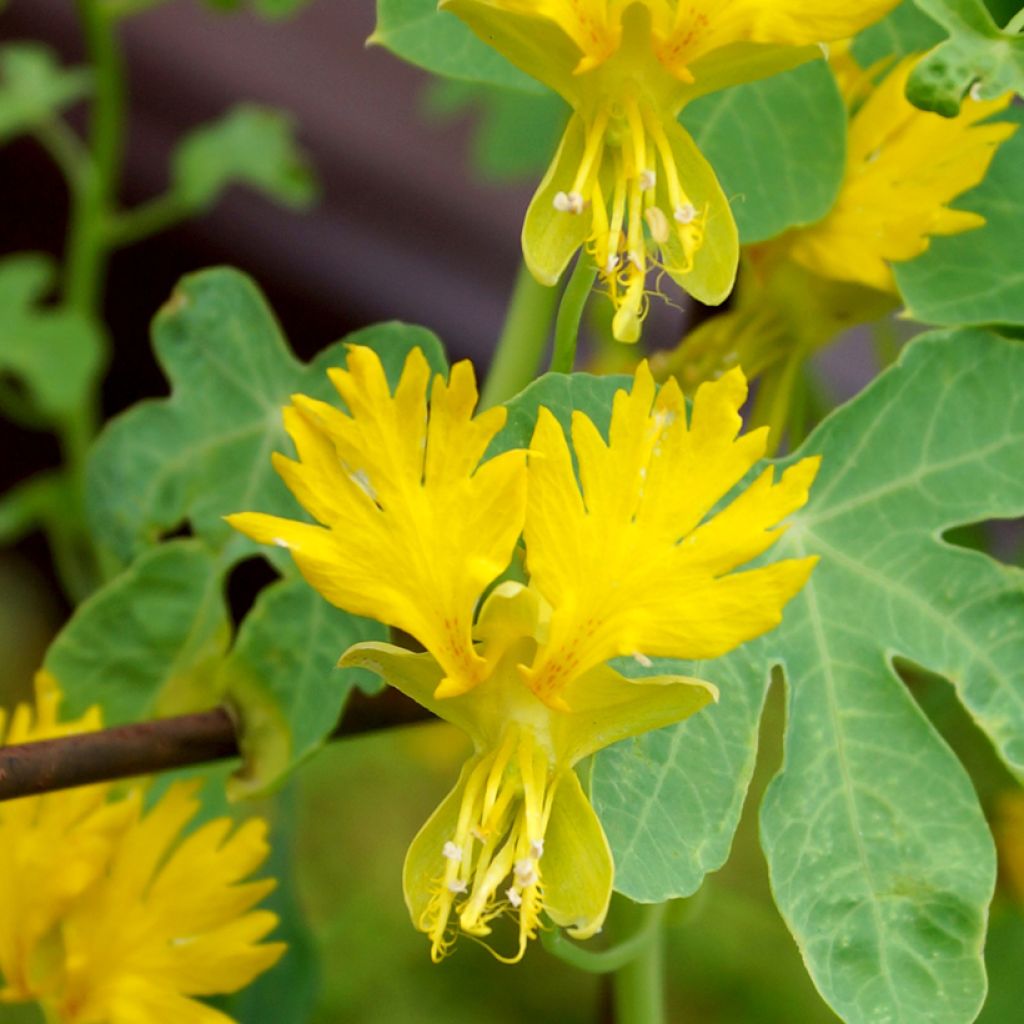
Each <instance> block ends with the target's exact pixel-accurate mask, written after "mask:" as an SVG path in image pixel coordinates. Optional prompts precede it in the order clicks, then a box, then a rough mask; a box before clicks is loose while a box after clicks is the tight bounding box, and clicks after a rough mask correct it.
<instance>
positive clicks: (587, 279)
mask: <svg viewBox="0 0 1024 1024" xmlns="http://www.w3.org/2000/svg"><path fill="white" fill-rule="evenodd" d="M596 277H597V266H596V265H595V263H594V261H593V260H592V259H591V258H590V257H589V256H588V255H587V254H586V253H583V252H581V253H580V254H579V256H578V257H577V258H576V266H575V267H573V271H572V277H570V278H569V283H568V284H567V285H566V286H565V292H564V293H563V294H562V301H561V303H560V304H559V306H558V317H557V319H556V320H555V348H554V351H553V352H552V354H551V372H552V373H572V370H573V366H574V365H575V363H576V345H577V343H578V342H579V337H580V321H581V320H582V319H583V310H584V308H585V307H586V305H587V299H589V298H590V292H591V290H592V289H593V287H594V280H595V279H596Z"/></svg>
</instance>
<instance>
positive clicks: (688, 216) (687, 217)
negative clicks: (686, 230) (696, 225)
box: [675, 203, 697, 224]
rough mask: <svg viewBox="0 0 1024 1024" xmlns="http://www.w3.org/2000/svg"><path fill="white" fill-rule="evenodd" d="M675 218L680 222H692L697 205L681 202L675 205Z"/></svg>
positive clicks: (695, 217) (694, 218) (695, 215)
mask: <svg viewBox="0 0 1024 1024" xmlns="http://www.w3.org/2000/svg"><path fill="white" fill-rule="evenodd" d="M675 218H676V220H677V221H679V223H680V224H692V223H693V222H694V221H695V220H696V219H697V207H696V206H694V205H693V203H683V205H682V206H677V207H676V212H675Z"/></svg>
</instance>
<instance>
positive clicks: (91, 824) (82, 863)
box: [0, 672, 130, 1000]
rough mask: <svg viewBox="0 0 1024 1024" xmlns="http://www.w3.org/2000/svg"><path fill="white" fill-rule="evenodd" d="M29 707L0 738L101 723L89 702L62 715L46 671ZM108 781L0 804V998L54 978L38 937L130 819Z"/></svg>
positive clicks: (76, 894) (27, 994) (55, 733)
mask: <svg viewBox="0 0 1024 1024" xmlns="http://www.w3.org/2000/svg"><path fill="white" fill-rule="evenodd" d="M35 689H36V702H35V708H34V709H33V708H32V707H30V706H29V705H27V704H21V705H19V706H18V707H17V708H16V710H15V712H14V714H13V716H12V719H11V722H10V728H9V729H7V732H6V736H5V735H4V725H5V723H4V722H3V721H2V720H0V742H6V743H29V742H35V741H37V740H44V739H52V738H56V737H60V736H70V735H73V734H76V733H79V732H85V731H90V730H92V729H96V728H98V727H99V726H100V724H101V722H100V714H99V710H98V709H97V708H92V709H91V710H90V711H88V712H87V713H86V714H85V715H84V716H83V717H82V718H80V719H78V720H76V721H72V722H62V721H60V718H59V708H60V700H61V695H60V690H59V688H58V686H57V682H56V680H55V679H54V678H53V676H52V675H50V674H49V673H48V672H39V673H37V675H36V680H35ZM109 790H110V787H109V786H107V785H96V786H83V787H81V788H78V789H72V790H68V791H66V792H60V793H51V794H47V795H45V796H38V797H26V798H24V799H21V800H12V801H9V802H7V803H3V804H0V973H2V975H3V978H4V982H5V984H4V987H3V989H2V990H0V1000H23V999H31V998H34V997H35V996H36V995H37V994H39V993H40V992H41V991H44V990H46V989H47V988H48V987H49V985H50V983H51V982H52V980H53V979H52V977H51V975H52V971H53V968H54V966H55V965H54V963H53V962H52V958H51V957H48V956H47V955H45V951H44V950H42V944H43V940H44V938H45V937H46V936H47V934H48V933H49V932H50V931H51V929H52V928H53V927H54V926H55V925H56V923H57V922H58V921H59V920H60V918H61V916H62V915H63V914H64V913H66V911H67V909H68V908H69V907H70V906H71V905H72V903H73V902H74V901H75V900H77V899H78V898H80V897H81V895H82V894H83V893H84V892H85V891H86V890H87V889H88V888H89V887H90V886H91V885H92V884H93V883H94V882H95V881H96V879H97V878H98V877H99V876H100V874H101V872H102V871H103V868H104V866H105V865H106V863H107V860H108V859H109V857H110V853H111V850H112V849H113V847H114V845H115V844H116V843H117V841H118V839H119V837H120V835H121V832H122V830H123V829H124V827H125V825H126V824H127V823H128V820H129V817H130V813H129V809H128V808H127V807H125V806H124V804H123V803H119V804H112V803H108V802H107V799H106V797H107V794H108V792H109Z"/></svg>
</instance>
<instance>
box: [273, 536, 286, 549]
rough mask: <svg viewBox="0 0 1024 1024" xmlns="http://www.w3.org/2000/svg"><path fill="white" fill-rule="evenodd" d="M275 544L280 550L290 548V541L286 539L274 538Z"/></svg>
mask: <svg viewBox="0 0 1024 1024" xmlns="http://www.w3.org/2000/svg"><path fill="white" fill-rule="evenodd" d="M274 543H275V544H276V545H277V546H278V547H279V548H286V547H288V546H289V545H288V541H286V540H285V539H284V537H275V538H274Z"/></svg>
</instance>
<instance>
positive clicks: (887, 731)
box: [591, 330, 1024, 1024]
mask: <svg viewBox="0 0 1024 1024" xmlns="http://www.w3.org/2000/svg"><path fill="white" fill-rule="evenodd" d="M1022 385H1024V348H1022V347H1021V346H1020V345H1019V344H1017V343H1014V342H1012V341H1009V340H1007V339H1003V338H1000V337H998V336H996V335H993V334H991V333H986V332H983V331H978V330H974V331H971V330H962V331H957V332H950V333H945V334H932V335H927V336H924V337H922V338H920V339H919V340H917V341H916V342H914V343H912V344H911V345H910V346H909V347H908V348H907V349H906V350H905V352H904V353H903V356H902V358H901V359H900V361H899V363H898V364H897V365H895V366H894V367H892V368H891V369H890V370H888V371H887V372H886V373H884V374H883V375H882V376H881V377H880V378H878V379H877V380H876V381H875V382H874V383H873V384H872V385H871V386H870V387H869V388H868V389H867V390H866V391H865V392H864V393H863V394H862V395H860V396H859V397H858V398H857V399H855V400H854V401H853V402H851V403H849V404H848V405H847V406H845V407H843V408H842V409H840V410H838V411H837V412H836V413H834V414H833V415H832V416H831V417H830V418H829V419H828V420H826V421H825V423H824V424H823V425H822V426H821V427H820V428H819V429H818V430H817V431H816V432H815V433H814V434H813V435H812V437H811V438H810V439H809V440H808V441H807V443H806V444H805V445H804V447H803V449H802V451H801V452H799V453H797V454H796V455H794V456H793V457H792V459H788V460H785V461H786V462H790V461H793V460H795V459H796V458H799V457H801V456H802V455H805V454H808V453H820V454H821V455H822V457H823V463H822V470H821V474H820V477H819V480H818V481H817V483H816V484H815V487H814V488H813V489H812V494H811V501H810V503H809V505H808V506H807V507H806V508H805V509H804V510H802V511H800V512H799V513H797V514H796V515H794V516H793V517H791V525H790V527H789V530H788V532H787V533H786V534H785V535H784V536H783V537H782V539H781V540H780V541H779V543H778V544H777V545H776V547H775V548H774V549H773V551H772V552H771V553H770V555H769V557H770V558H771V559H776V558H785V557H800V556H803V555H807V554H817V555H820V556H821V562H820V564H819V565H818V567H817V568H816V569H815V572H814V575H813V576H812V577H811V580H810V582H809V584H808V585H807V587H806V588H805V589H804V591H802V592H801V594H800V595H798V596H797V598H795V599H794V600H793V602H791V604H790V605H789V606H788V608H787V610H786V614H785V617H784V619H783V623H782V625H781V626H780V627H779V628H778V629H776V630H775V631H774V632H772V633H770V634H768V635H767V636H765V637H763V638H761V639H760V640H758V641H756V642H754V643H752V644H748V645H746V646H745V647H744V648H741V649H740V650H738V651H735V652H733V653H732V654H730V655H728V656H726V657H725V658H722V659H718V660H716V661H714V662H708V663H704V664H701V665H694V666H689V667H687V668H686V669H685V670H686V671H687V672H688V673H689V674H693V675H697V676H701V677H703V678H706V679H708V680H710V681H711V682H713V683H716V684H717V685H718V686H719V688H720V690H721V701H720V703H719V704H718V705H717V706H715V707H714V708H712V709H708V710H706V711H705V712H703V713H702V714H700V715H697V716H695V717H694V718H692V719H690V720H689V721H688V722H686V723H684V724H682V725H680V726H677V727H674V728H672V729H668V730H664V731H662V732H660V733H654V734H651V735H648V736H646V737H641V738H639V739H637V740H631V741H627V742H626V743H624V744H621V745H619V746H617V747H614V748H611V749H610V750H608V751H605V752H602V753H601V754H600V755H598V757H597V758H596V759H595V764H594V768H593V772H592V778H591V782H592V789H593V799H594V803H595V807H596V808H597V809H598V812H599V814H600V816H601V818H602V822H603V823H604V825H605V828H606V830H607V833H608V836H609V840H610V842H611V844H612V849H613V852H614V854H615V858H616V866H617V873H616V888H617V889H620V890H621V891H624V892H625V894H626V895H628V896H631V897H633V898H635V899H640V900H648V901H653V900H661V899H664V898H666V897H669V896H682V895H687V894H689V893H691V892H693V891H694V889H695V888H696V887H697V885H699V883H700V879H701V876H702V875H703V873H704V872H706V871H708V870H713V869H715V868H716V867H718V866H720V865H721V864H722V863H723V862H724V860H725V857H726V856H727V853H728V847H729V843H730V839H731V834H732V831H733V829H734V828H735V824H736V821H737V819H738V816H739V810H740V805H741V803H742V799H743V796H744V794H745V792H746V788H747V785H748V783H749V779H750V774H751V768H752V763H753V758H754V749H755V746H756V742H757V718H758V715H759V710H760V707H761V703H762V698H763V693H764V686H765V680H766V678H767V676H768V673H769V670H770V669H771V668H772V667H773V666H776V665H778V666H780V667H781V668H782V669H783V670H784V673H785V677H786V679H787V686H788V692H789V713H788V723H787V731H786V758H785V763H784V766H783V768H782V770H781V772H780V773H779V774H778V775H777V776H776V778H775V780H774V781H773V783H772V785H771V787H770V788H769V791H768V793H767V796H766V798H765V801H764V804H763V807H762V812H761V828H762V843H763V846H764V849H765V852H766V854H767V857H768V860H769V866H770V872H771V881H772V887H773V891H774V894H775V898H776V901H777V903H778V905H779V908H780V910H781V911H782V913H783V916H784V917H785V919H786V921H787V923H788V925H789V927H790V929H791V930H792V932H793V934H794V936H795V937H796V939H797V942H798V944H799V946H800V949H801V952H802V954H803V957H804V959H805V962H806V963H807V966H808V969H809V971H810V973H811V976H812V978H813V980H814V982H815V984H816V985H817V986H818V988H819V991H820V992H821V993H822V995H823V996H824V997H825V998H826V1000H827V1001H828V1002H829V1003H830V1005H831V1006H832V1008H833V1009H834V1010H835V1011H836V1012H837V1013H838V1014H839V1015H840V1016H841V1017H842V1018H843V1019H844V1020H847V1021H851V1022H869V1024H878V1022H882V1021H888V1022H892V1024H916V1022H919V1021H922V1020H928V1021H929V1022H933V1021H934V1022H939V1024H943V1022H949V1024H959V1022H967V1021H971V1020H973V1019H974V1017H975V1015H976V1014H977V1012H978V1010H979V1008H980V1006H981V1003H982V1001H983V999H984V995H985V987H986V986H985V975H984V967H983V963H982V958H981V953H982V946H983V941H984V931H985V923H986V914H987V906H988V902H989V899H990V898H991V894H992V889H993V885H994V878H995V858H994V850H993V844H992V839H991V835H990V834H989V831H988V828H987V826H986V824H985V819H984V816H983V814H982V812H981V808H980V807H979V805H978V801H977V797H976V795H975V793H974V791H973V789H972V787H971V783H970V781H969V779H968V777H967V775H966V773H965V771H964V769H963V766H962V765H961V764H960V762H959V761H958V760H957V758H956V757H955V755H954V754H953V753H952V752H951V751H950V750H949V748H948V747H947V746H946V744H945V742H944V741H943V740H942V739H941V738H940V736H939V735H938V733H937V732H936V730H935V729H934V727H933V726H932V725H931V723H930V722H929V721H928V720H927V719H926V718H925V716H924V714H923V713H922V712H921V710H920V708H919V707H918V705H917V704H916V703H915V702H914V700H913V698H912V697H911V695H910V693H909V691H908V689H907V687H906V685H905V684H904V683H903V682H902V681H901V680H900V678H899V677H898V676H897V675H896V673H895V671H894V669H893V667H892V660H893V658H894V657H896V656H899V657H902V658H905V659H908V660H909V661H911V662H914V663H916V664H919V665H921V666H923V667H925V668H926V669H928V670H930V671H932V672H934V673H936V674H939V675H941V676H944V677H945V678H946V679H948V680H949V681H950V683H951V684H952V685H953V687H954V688H955V690H956V692H957V694H958V696H959V698H960V700H961V702H962V703H963V704H964V706H965V707H966V709H967V710H968V711H969V713H970V714H971V715H972V717H973V718H974V720H975V722H976V723H977V725H978V726H979V728H980V729H981V730H982V731H983V732H984V733H985V734H986V735H987V736H988V737H989V738H990V740H991V741H992V743H993V745H994V746H995V748H996V750H997V751H998V752H999V753H1000V755H1001V756H1002V757H1003V759H1004V760H1005V761H1006V763H1007V764H1008V765H1009V766H1010V767H1011V768H1012V769H1013V770H1014V771H1016V772H1017V773H1018V774H1020V773H1024V674H1022V673H1024V572H1022V571H1021V570H1020V569H1017V568H1013V567H1010V566H1005V565H1002V564H1000V563H998V562H996V561H994V560H993V559H991V558H989V557H988V556H986V555H984V554H981V553H979V552H977V551H968V550H966V549H963V548H959V547H954V546H952V545H951V544H949V543H947V542H946V541H944V540H942V539H941V538H942V537H943V535H944V534H945V532H946V531H947V530H949V529H950V528H952V527H955V526H957V525H960V524H964V523H971V522H977V521H981V520H986V519H990V518H993V519H1012V518H1016V517H1019V516H1021V515H1022V513H1024V473H1022V472H1021V469H1022V466H1024V463H1022V456H1021V452H1022V451H1024V399H1022V395H1024V387H1022ZM655 668H657V666H655Z"/></svg>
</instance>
